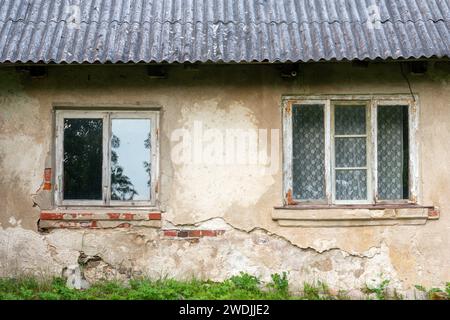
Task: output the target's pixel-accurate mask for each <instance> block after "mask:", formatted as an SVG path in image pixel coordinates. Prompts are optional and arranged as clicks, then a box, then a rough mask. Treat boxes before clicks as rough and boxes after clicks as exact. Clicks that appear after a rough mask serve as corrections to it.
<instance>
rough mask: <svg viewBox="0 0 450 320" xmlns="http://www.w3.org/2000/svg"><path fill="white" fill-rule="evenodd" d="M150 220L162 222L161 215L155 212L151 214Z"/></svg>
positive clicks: (149, 215)
mask: <svg viewBox="0 0 450 320" xmlns="http://www.w3.org/2000/svg"><path fill="white" fill-rule="evenodd" d="M148 219H149V220H161V213H155V212H152V213H149V214H148Z"/></svg>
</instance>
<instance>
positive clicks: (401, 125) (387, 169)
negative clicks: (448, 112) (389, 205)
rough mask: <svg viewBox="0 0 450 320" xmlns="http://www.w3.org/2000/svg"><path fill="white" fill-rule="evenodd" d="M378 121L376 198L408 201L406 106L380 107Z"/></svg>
mask: <svg viewBox="0 0 450 320" xmlns="http://www.w3.org/2000/svg"><path fill="white" fill-rule="evenodd" d="M377 119H378V120H377V121H378V142H377V143H378V196H379V198H380V199H382V200H398V199H408V198H409V187H408V180H409V177H408V175H409V173H408V168H409V161H408V160H409V159H408V157H409V140H408V106H379V107H378V117H377Z"/></svg>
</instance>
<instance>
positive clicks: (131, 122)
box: [111, 119, 151, 201]
mask: <svg viewBox="0 0 450 320" xmlns="http://www.w3.org/2000/svg"><path fill="white" fill-rule="evenodd" d="M149 137H150V120H148V119H113V120H112V138H111V200H121V201H131V200H134V201H143V200H147V201H148V200H150V178H149V177H150V167H151V166H150V151H149V149H150V139H149Z"/></svg>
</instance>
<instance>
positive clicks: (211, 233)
mask: <svg viewBox="0 0 450 320" xmlns="http://www.w3.org/2000/svg"><path fill="white" fill-rule="evenodd" d="M224 233H225V230H173V229H172V230H164V236H165V237H171V238H175V237H179V238H202V237H216V236H218V235H222V234H224Z"/></svg>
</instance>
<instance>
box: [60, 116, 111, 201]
mask: <svg viewBox="0 0 450 320" xmlns="http://www.w3.org/2000/svg"><path fill="white" fill-rule="evenodd" d="M102 132H103V120H102V119H64V146H63V148H64V160H63V161H64V164H63V166H64V187H63V197H64V199H65V200H102V161H103V139H102V137H103V135H102Z"/></svg>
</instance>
